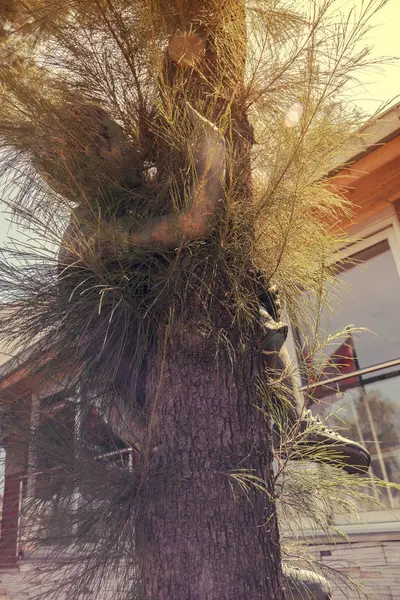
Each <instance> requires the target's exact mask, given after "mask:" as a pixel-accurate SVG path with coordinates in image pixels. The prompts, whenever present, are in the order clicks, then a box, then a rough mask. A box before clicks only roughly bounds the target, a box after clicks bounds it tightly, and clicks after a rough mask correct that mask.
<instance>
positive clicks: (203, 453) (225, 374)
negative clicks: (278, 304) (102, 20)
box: [136, 0, 284, 600]
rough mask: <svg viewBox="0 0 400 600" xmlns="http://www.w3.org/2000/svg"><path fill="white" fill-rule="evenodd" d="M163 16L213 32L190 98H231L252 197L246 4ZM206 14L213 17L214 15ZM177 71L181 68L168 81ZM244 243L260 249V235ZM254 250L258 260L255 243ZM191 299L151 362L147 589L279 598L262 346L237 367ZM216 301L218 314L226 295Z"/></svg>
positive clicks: (150, 593) (205, 597) (178, 5)
mask: <svg viewBox="0 0 400 600" xmlns="http://www.w3.org/2000/svg"><path fill="white" fill-rule="evenodd" d="M159 2H160V3H161V4H162V3H163V2H164V0H159ZM223 6H226V9H225V12H224V10H223ZM160 12H162V11H160ZM164 12H165V15H166V17H165V18H166V27H167V29H168V31H169V33H170V35H174V34H175V33H177V32H179V31H180V32H182V31H185V30H186V31H188V30H190V29H192V30H193V28H194V29H195V30H196V28H197V31H198V32H199V33H200V34H201V35H203V36H204V37H205V39H206V40H207V49H206V55H205V66H204V72H205V73H206V77H204V78H200V79H199V78H198V76H197V75H196V72H191V73H189V74H188V76H187V92H188V94H187V97H188V98H189V99H190V101H191V102H192V103H193V105H194V107H195V108H198V100H199V98H200V99H201V100H203V101H205V102H206V103H207V97H208V98H210V92H212V93H213V96H212V102H213V106H214V107H215V113H214V114H215V118H216V119H218V114H221V113H223V111H224V108H225V107H226V103H227V98H228V99H229V100H228V101H229V103H230V108H231V116H232V132H233V133H232V132H231V133H232V136H233V142H234V147H235V154H236V156H235V163H236V169H234V170H233V173H234V175H233V176H234V177H236V181H234V184H235V185H236V189H239V190H240V194H241V195H242V196H243V202H250V201H251V172H250V159H249V150H250V148H251V143H252V138H251V128H250V127H249V124H248V119H247V115H246V111H245V106H246V103H245V100H244V98H243V90H244V85H243V78H244V68H245V47H246V39H245V36H246V27H245V5H244V2H243V1H242V0H234V1H230V2H228V3H227V4H226V5H224V3H220V2H214V0H204V1H203V2H194V1H190V0H184V1H183V2H182V1H181V0H180V1H178V0H176V2H174V1H172V3H171V2H170V3H168V7H167V6H166V7H165V11H164ZM204 15H211V19H210V20H209V21H208V22H207V21H205V20H204ZM217 36H225V40H224V43H225V46H224V45H223V44H222V46H221V45H219V51H216V44H214V42H215V39H216V37H217ZM230 44H231V45H232V44H235V52H236V61H234V63H235V64H233V62H232V53H231V52H227V53H226V56H224V52H223V51H222V52H221V47H222V48H223V47H225V48H227V49H229V47H230ZM174 69H175V70H176V69H177V68H176V67H174V66H173V65H172V66H171V69H170V72H169V74H168V76H169V78H170V82H173V79H174V76H175V75H176V73H175V72H174ZM180 75H181V74H180ZM204 81H207V83H204ZM212 82H215V86H217V85H218V84H219V85H221V83H222V88H221V87H219V89H224V96H223V97H221V98H217V100H216V89H218V88H217V87H215V88H214V89H210V86H212V85H213V83H212ZM203 107H204V104H203ZM199 110H200V109H199ZM243 167H245V168H243ZM244 239H245V240H246V239H247V240H250V246H251V232H250V234H249V235H247V236H244ZM247 251H248V255H249V268H251V247H249V246H247V248H246V250H244V252H246V253H247ZM192 285H193V282H192ZM218 289H219V291H218V292H217V294H218V296H219V299H220V300H221V303H222V304H223V303H224V301H225V300H224V299H225V298H226V294H227V293H228V295H229V289H224V285H223V283H222V284H221V285H219V286H218ZM191 300H192V301H190V300H189V299H187V306H186V310H184V313H185V314H184V318H183V322H184V325H185V326H182V327H181V328H180V329H178V330H177V329H176V328H175V327H171V328H168V326H167V327H166V331H167V333H166V340H160V342H159V344H158V348H156V349H155V350H154V353H153V354H152V355H150V356H148V358H147V364H148V378H147V391H146V397H147V398H151V399H152V402H153V404H152V407H151V416H150V424H149V431H148V439H147V447H146V449H145V461H144V471H143V478H142V482H141V484H140V491H139V498H140V509H139V514H138V520H137V522H138V526H137V532H136V533H137V540H138V544H137V546H138V549H139V551H140V553H141V557H142V565H143V582H144V596H145V598H146V600H161V599H163V600H164V599H165V600H172V599H174V600H189V599H190V600H224V599H226V600H235V599H237V600H239V599H240V600H245V599H246V600H255V599H256V598H260V599H263V600H268V599H270V600H272V599H273V600H281V599H283V598H284V591H283V584H282V573H281V566H280V548H279V533H278V527H277V520H276V511H275V505H274V501H273V497H272V494H273V489H272V481H273V473H272V451H271V432H270V427H269V423H268V420H267V419H266V418H265V417H264V415H263V414H262V412H261V411H259V410H257V407H256V405H257V403H258V400H257V390H256V380H257V376H258V375H259V374H260V372H261V369H262V364H261V362H262V357H261V353H260V352H259V350H257V347H256V344H254V345H253V346H251V345H250V346H249V347H248V349H247V351H245V352H240V351H239V352H238V354H237V356H236V359H235V361H234V362H233V364H232V363H231V361H230V357H229V356H228V353H227V352H225V351H223V350H220V351H219V352H218V358H216V344H215V340H211V339H209V340H204V337H201V336H200V335H197V334H195V333H193V328H192V327H191V325H192V324H196V322H197V323H198V322H199V321H201V309H200V308H199V307H198V306H196V300H197V298H196V296H195V295H193V298H192V299H191ZM197 303H198V300H197ZM213 306H214V310H216V311H218V308H216V307H218V301H217V302H215V303H213ZM225 319H226V316H225V317H224V316H223V315H220V316H219V315H218V314H215V315H213V318H212V320H213V321H214V322H215V324H216V327H218V323H219V324H222V321H224V320H225ZM221 320H222V321H221ZM224 325H226V323H224ZM230 325H232V324H230ZM259 333H260V332H259ZM234 337H235V336H234ZM236 337H237V338H239V336H238V335H237V336H236ZM239 470H246V471H248V472H249V473H251V475H253V476H254V477H257V478H260V480H262V481H264V482H265V484H266V490H267V493H265V492H262V491H260V490H256V489H255V487H252V486H250V488H249V489H248V493H247V494H246V493H245V492H244V490H243V489H241V487H240V485H239V484H238V483H237V482H236V481H235V479H234V477H232V474H234V473H235V472H238V471H239ZM242 472H243V471H242ZM270 494H271V495H270Z"/></svg>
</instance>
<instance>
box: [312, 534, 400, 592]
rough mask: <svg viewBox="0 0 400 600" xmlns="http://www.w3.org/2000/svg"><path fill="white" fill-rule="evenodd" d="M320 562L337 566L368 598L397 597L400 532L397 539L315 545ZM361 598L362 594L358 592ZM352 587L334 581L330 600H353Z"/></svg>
mask: <svg viewBox="0 0 400 600" xmlns="http://www.w3.org/2000/svg"><path fill="white" fill-rule="evenodd" d="M315 550H316V555H317V558H318V559H319V560H320V562H321V563H322V564H323V565H326V566H327V567H331V568H334V569H338V570H340V571H341V572H342V573H344V574H346V575H347V576H348V577H349V578H351V579H352V580H354V582H355V584H356V585H357V586H360V589H363V591H364V592H365V593H366V594H367V598H369V599H370V600H398V599H400V536H399V539H398V540H390V541H384V539H379V537H378V538H371V539H370V540H369V541H363V542H352V543H351V544H347V543H340V544H339V543H337V544H326V545H321V546H318V547H317V548H316V549H315ZM360 597H361V598H362V597H363V596H360ZM356 598H359V596H358V594H357V593H356V591H355V590H350V589H346V587H345V586H343V584H340V586H339V585H336V586H335V587H334V590H333V597H332V600H353V599H354V600H355V599H356Z"/></svg>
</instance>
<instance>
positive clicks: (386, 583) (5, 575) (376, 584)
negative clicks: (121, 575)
mask: <svg viewBox="0 0 400 600" xmlns="http://www.w3.org/2000/svg"><path fill="white" fill-rule="evenodd" d="M315 553H316V556H317V558H318V559H319V560H320V561H321V562H322V563H323V564H325V565H327V566H329V567H334V568H335V569H339V570H340V571H342V572H343V573H346V574H348V575H349V576H350V577H351V578H352V579H354V580H355V581H356V582H357V583H358V584H361V586H363V588H364V589H365V592H366V593H367V592H368V594H369V595H368V597H369V598H370V600H400V539H399V540H398V541H379V540H372V541H370V542H368V541H366V542H353V543H352V544H351V545H349V544H343V543H337V544H335V545H333V544H326V545H319V546H317V547H315ZM33 569H34V563H32V562H29V561H22V562H21V563H20V566H19V568H18V569H13V570H3V571H0V600H33V598H34V597H35V595H37V593H38V591H39V588H41V587H42V585H43V584H44V583H45V581H46V583H47V581H48V578H47V577H43V581H42V579H41V577H40V576H36V575H35V574H34V571H33ZM116 587H117V584H116V583H114V584H110V587H109V590H108V591H107V592H104V593H103V594H102V595H101V596H99V595H98V594H94V593H93V592H92V591H91V590H90V589H88V590H87V592H86V594H85V596H83V597H82V598H85V599H86V598H87V600H113V598H114V596H115V590H116ZM340 588H341V589H340ZM340 588H339V587H335V588H334V591H333V599H332V600H356V599H358V598H359V596H358V594H357V593H355V592H354V591H353V592H351V591H349V590H348V589H347V590H346V589H345V588H344V587H343V586H342V585H341V586H340ZM57 600H66V598H65V597H62V596H60V597H59V598H57Z"/></svg>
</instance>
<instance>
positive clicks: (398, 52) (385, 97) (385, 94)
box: [0, 0, 400, 245]
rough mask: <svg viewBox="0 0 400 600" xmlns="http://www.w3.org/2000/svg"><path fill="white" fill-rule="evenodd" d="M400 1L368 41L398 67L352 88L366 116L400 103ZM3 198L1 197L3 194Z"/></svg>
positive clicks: (0, 233) (371, 74)
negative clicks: (389, 105) (383, 105)
mask: <svg viewBox="0 0 400 600" xmlns="http://www.w3.org/2000/svg"><path fill="white" fill-rule="evenodd" d="M369 1H370V0H337V2H338V4H339V5H342V6H343V9H344V10H345V11H347V10H348V8H351V7H352V6H355V7H356V8H357V9H360V8H361V7H362V6H363V5H364V6H365V4H367V3H368V2H369ZM399 24H400V0H389V3H388V4H387V5H386V6H385V7H384V8H383V9H381V10H380V11H379V12H378V14H376V15H375V16H374V18H373V19H372V20H371V25H373V29H372V30H371V31H370V32H369V33H368V35H367V36H366V38H365V41H366V43H367V44H368V45H371V46H373V51H372V58H378V57H399V61H398V63H397V64H395V63H396V61H394V62H393V63H392V64H382V65H380V66H379V67H374V68H369V69H366V70H365V71H364V72H362V73H361V72H360V73H359V78H360V79H361V85H360V86H357V87H355V88H353V89H352V93H353V99H354V100H355V102H356V104H357V105H358V106H360V108H362V109H363V111H364V112H365V113H367V114H372V113H374V112H375V111H376V110H378V109H379V107H380V106H381V105H382V104H384V103H390V104H393V103H395V102H399V101H400V25H399ZM396 96H397V98H396ZM0 197H1V195H0ZM10 236H11V237H17V238H18V237H20V236H18V234H16V232H15V228H12V229H11V228H10V224H9V222H8V219H7V217H6V215H5V214H4V212H2V204H1V201H0V245H1V244H3V243H4V242H5V241H6V239H7V237H10Z"/></svg>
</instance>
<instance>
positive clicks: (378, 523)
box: [288, 206, 400, 538]
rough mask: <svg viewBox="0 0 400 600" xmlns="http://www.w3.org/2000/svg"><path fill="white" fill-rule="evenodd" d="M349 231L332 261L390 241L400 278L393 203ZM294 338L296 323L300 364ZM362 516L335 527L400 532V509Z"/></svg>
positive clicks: (337, 519)
mask: <svg viewBox="0 0 400 600" xmlns="http://www.w3.org/2000/svg"><path fill="white" fill-rule="evenodd" d="M348 234H349V237H350V238H353V240H354V241H350V242H348V243H346V244H345V245H344V246H343V247H342V248H341V250H339V251H338V253H337V254H336V256H335V257H334V258H333V260H332V264H334V263H336V262H339V261H340V260H345V259H347V258H350V257H351V256H353V255H354V254H357V253H359V252H362V251H363V250H366V249H368V248H370V247H372V246H374V245H376V244H378V243H380V242H383V241H386V240H387V242H388V245H389V248H390V251H391V253H392V256H393V260H394V263H395V265H396V268H397V274H398V276H399V279H400V223H399V219H398V217H397V215H396V213H395V211H394V208H393V207H392V206H390V207H389V208H388V209H386V210H385V211H382V213H380V214H379V215H377V216H375V217H374V218H372V219H368V220H367V221H363V222H361V223H358V224H355V225H354V226H353V227H351V228H350V230H349V231H348ZM294 339H295V335H294V332H293V328H292V325H291V324H290V326H289V338H288V347H289V354H290V356H291V359H292V361H293V364H294V365H297V366H298V358H297V352H296V349H295V344H294ZM398 358H400V357H398ZM382 364H383V363H382ZM296 379H297V382H298V384H299V385H300V386H301V379H300V373H299V369H296ZM399 402H400V401H399ZM361 518H362V522H360V520H357V519H356V518H355V517H354V516H352V517H350V518H346V517H345V516H344V515H337V514H333V515H332V519H333V522H334V524H335V526H338V527H340V529H341V530H342V531H343V532H344V533H345V534H346V535H357V534H360V533H362V534H367V535H368V534H377V533H380V534H385V533H387V532H391V533H392V532H400V508H399V509H389V508H388V509H387V510H385V509H380V510H371V511H366V512H363V513H361ZM322 533H323V532H321V534H322ZM302 535H304V536H305V538H307V537H313V538H315V537H316V535H318V532H316V531H315V528H311V529H310V531H309V532H307V526H306V527H305V531H304V532H303V533H302Z"/></svg>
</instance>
